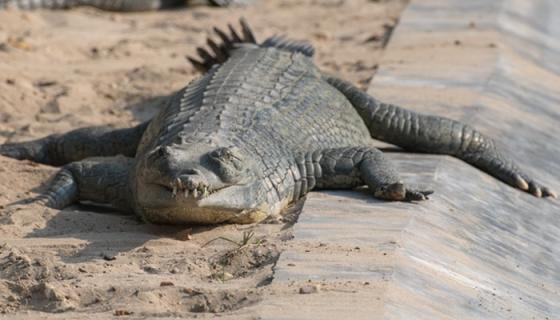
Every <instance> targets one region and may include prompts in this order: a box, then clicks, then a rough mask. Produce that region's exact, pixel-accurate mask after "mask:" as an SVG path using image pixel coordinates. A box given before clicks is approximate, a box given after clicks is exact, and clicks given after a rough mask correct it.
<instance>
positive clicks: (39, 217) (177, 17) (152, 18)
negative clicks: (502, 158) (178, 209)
mask: <svg viewBox="0 0 560 320" xmlns="http://www.w3.org/2000/svg"><path fill="white" fill-rule="evenodd" d="M404 5H405V1H404V0H395V1H389V0H387V1H366V0H352V1H350V0H346V1H345V0H323V1H317V0H289V1H258V2H257V3H256V4H255V5H253V6H251V7H247V8H234V9H219V8H208V7H204V6H197V7H191V8H184V9H180V10H174V11H165V12H149V13H135V14H118V13H108V12H101V11H98V10H95V9H90V8H80V9H77V10H72V11H57V12H48V11H36V12H21V11H4V12H0V143H5V142H15V141H24V140H29V139H33V138H39V137H42V136H45V135H48V134H52V133H61V132H65V131H68V130H71V129H73V128H78V127H83V126H91V125H110V126H114V127H127V126H130V125H134V124H137V123H139V122H141V121H144V120H147V119H150V118H151V117H152V116H153V115H154V114H155V113H156V112H157V110H158V102H160V101H161V98H162V97H164V96H166V95H168V94H170V93H172V92H173V91H175V90H177V89H179V88H181V87H183V86H185V85H186V84H187V83H189V82H190V81H191V80H192V79H194V78H195V77H197V75H198V74H197V72H196V71H195V70H194V69H193V68H192V67H191V66H190V65H189V64H188V63H187V61H186V59H185V56H186V55H194V54H195V49H196V46H197V45H202V44H204V40H205V38H206V37H207V36H208V35H209V34H211V28H212V26H222V27H223V26H225V25H226V23H228V22H231V23H237V20H238V19H239V17H240V16H244V17H246V18H247V20H248V21H249V23H250V24H251V25H252V27H253V28H254V31H255V33H256V35H257V37H258V39H261V40H262V39H264V38H265V37H266V36H270V35H273V34H286V35H289V36H290V37H292V38H295V39H307V40H310V41H311V42H312V43H313V44H314V46H315V47H316V52H317V54H316V61H317V63H318V65H319V66H320V67H321V69H322V70H325V71H328V72H331V73H334V74H338V75H340V76H341V77H343V78H345V79H348V80H350V81H352V82H353V83H355V84H357V85H358V86H360V87H362V88H366V87H367V85H368V83H369V81H370V79H371V77H372V75H373V74H374V73H375V71H376V69H377V62H378V61H379V59H380V56H381V55H382V52H383V44H384V41H385V40H386V36H387V34H388V30H390V29H391V27H392V26H394V25H395V24H396V23H397V19H398V16H399V14H400V12H401V10H402V9H403V8H404ZM54 172H56V168H53V167H49V166H45V165H38V164H35V163H32V162H30V161H16V160H12V159H8V158H5V157H1V156H0V312H2V313H4V314H5V315H4V316H5V317H9V318H26V319H28V318H30V317H48V318H60V319H62V318H78V317H79V318H94V319H105V318H107V317H109V316H129V317H147V316H150V317H179V316H186V317H194V316H197V317H199V318H212V317H215V316H216V315H217V314H221V315H224V316H227V317H233V318H237V317H244V316H247V317H249V316H248V315H249V314H251V312H250V310H252V309H253V310H254V309H255V308H258V305H259V303H260V302H261V301H263V300H264V299H274V298H275V297H277V296H282V297H284V298H288V299H289V298H290V296H293V299H294V300H297V295H299V294H300V293H299V289H300V288H292V287H289V286H274V285H270V281H271V279H272V276H273V266H274V263H275V261H276V259H277V257H278V255H279V253H280V252H281V251H282V250H284V249H286V248H287V247H290V246H293V245H295V244H293V243H290V241H289V240H290V238H291V232H290V230H291V229H290V226H291V223H292V222H293V221H294V217H295V216H297V208H294V209H292V210H291V211H290V212H289V213H288V214H287V215H286V216H285V217H284V218H283V219H281V221H269V222H268V223H262V224H258V225H248V226H247V225H244V226H241V225H225V226H208V227H196V226H192V227H191V226H184V227H177V226H158V225H150V224H143V223H140V222H139V221H138V220H137V219H136V218H135V217H134V216H128V215H121V214H118V213H116V212H114V211H112V210H110V209H102V208H96V207H92V206H85V205H79V206H72V207H70V208H67V209H65V210H62V211H59V210H52V209H47V208H40V207H29V206H17V207H15V208H14V207H10V206H9V204H11V203H14V202H17V201H19V200H22V199H25V198H28V197H30V196H33V195H35V194H36V193H38V192H41V191H42V190H44V186H45V185H46V184H47V183H48V181H49V179H50V178H51V177H52V175H53V173H54ZM220 237H221V238H220ZM244 237H245V240H246V241H245V242H243V238H244ZM224 238H226V239H229V240H231V241H228V240H224ZM212 240H213V241H212ZM209 241H211V242H210V243H208V242H209ZM232 241H234V242H239V244H234V243H232ZM304 290H307V289H304ZM310 290H311V291H313V290H315V289H313V288H311V289H310ZM0 317H1V316H0ZM318 317H320V315H318Z"/></svg>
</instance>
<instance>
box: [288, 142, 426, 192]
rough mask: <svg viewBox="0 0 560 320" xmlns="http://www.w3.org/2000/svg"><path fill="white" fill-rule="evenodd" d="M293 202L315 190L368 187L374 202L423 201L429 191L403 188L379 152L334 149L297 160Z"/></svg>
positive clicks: (368, 149)
mask: <svg viewBox="0 0 560 320" xmlns="http://www.w3.org/2000/svg"><path fill="white" fill-rule="evenodd" d="M296 163H297V174H294V177H295V189H294V199H299V198H301V197H302V196H303V195H305V194H306V193H307V192H308V191H310V190H312V189H314V188H316V189H345V188H355V187H358V186H362V185H367V186H368V187H369V189H370V190H371V192H372V193H373V195H374V196H375V197H376V198H379V199H384V200H396V201H413V200H426V199H427V196H428V195H429V194H431V193H432V191H429V190H422V191H421V190H414V189H410V188H408V187H406V186H405V185H404V183H403V182H402V181H401V179H400V178H399V175H398V174H397V172H396V170H395V169H394V168H393V166H392V165H391V164H390V163H389V162H388V161H387V159H386V158H385V157H384V156H383V153H381V151H379V150H377V149H375V148H368V147H347V148H333V149H324V150H317V151H314V152H310V153H308V154H306V155H305V156H301V157H299V158H298V159H297V160H296Z"/></svg>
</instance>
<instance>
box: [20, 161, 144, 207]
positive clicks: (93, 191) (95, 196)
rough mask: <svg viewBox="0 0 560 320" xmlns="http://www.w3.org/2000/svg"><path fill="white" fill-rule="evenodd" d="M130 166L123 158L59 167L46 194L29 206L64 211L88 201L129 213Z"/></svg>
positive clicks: (79, 162) (32, 200)
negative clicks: (43, 206) (36, 204)
mask: <svg viewBox="0 0 560 320" xmlns="http://www.w3.org/2000/svg"><path fill="white" fill-rule="evenodd" d="M132 162H133V159H132V158H127V157H122V156H118V157H107V158H89V159H85V160H82V161H77V162H72V163H70V164H67V165H65V166H64V167H62V169H61V170H60V171H59V172H58V173H57V174H56V175H55V177H54V179H53V181H52V183H51V184H50V185H49V187H48V189H47V191H46V192H45V193H43V194H41V195H39V196H38V197H36V198H34V199H31V202H32V203H38V204H42V205H46V206H47V207H51V208H54V209H63V208H65V207H67V206H69V205H71V204H72V203H75V202H78V201H86V200H87V201H92V202H95V203H103V204H107V205H110V206H112V207H113V208H115V209H118V210H120V211H125V212H131V211H132V210H131V207H130V202H129V195H130V190H129V186H128V174H129V170H130V167H131V166H132Z"/></svg>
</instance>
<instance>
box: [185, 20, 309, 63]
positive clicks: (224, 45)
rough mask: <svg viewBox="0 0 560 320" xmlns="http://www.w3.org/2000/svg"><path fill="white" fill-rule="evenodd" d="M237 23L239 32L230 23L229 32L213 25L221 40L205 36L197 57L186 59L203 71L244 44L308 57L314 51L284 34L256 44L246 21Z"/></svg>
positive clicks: (305, 44)
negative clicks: (203, 45)
mask: <svg viewBox="0 0 560 320" xmlns="http://www.w3.org/2000/svg"><path fill="white" fill-rule="evenodd" d="M239 24H240V25H241V31H240V32H237V31H236V30H235V28H234V27H233V26H232V25H231V24H228V31H229V33H228V32H227V31H223V30H221V29H219V28H217V27H214V32H215V33H216V35H217V36H218V37H219V38H220V41H221V42H219V43H216V42H215V41H214V40H212V39H211V38H207V39H206V44H207V48H203V47H198V48H196V52H197V54H198V58H193V57H187V59H188V60H189V61H190V62H191V64H192V65H193V66H194V67H195V68H196V69H197V70H198V71H200V72H202V73H205V72H207V71H208V70H210V68H212V66H213V65H216V64H222V63H224V62H225V61H226V60H227V59H228V58H229V57H230V56H231V53H232V51H233V50H234V49H235V48H236V47H238V46H240V45H244V44H245V45H255V46H258V47H261V48H277V49H280V50H285V51H290V52H300V53H302V54H304V55H306V56H308V57H312V56H313V54H314V53H315V49H314V48H313V46H312V45H311V44H310V43H308V42H307V41H295V40H290V39H288V38H285V37H284V36H272V37H269V38H267V39H266V40H265V41H264V42H263V43H261V44H258V43H257V41H256V38H255V35H254V33H253V30H252V29H251V27H250V26H249V24H248V23H247V21H246V20H245V19H244V18H241V19H239Z"/></svg>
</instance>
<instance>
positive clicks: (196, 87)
mask: <svg viewBox="0 0 560 320" xmlns="http://www.w3.org/2000/svg"><path fill="white" fill-rule="evenodd" d="M242 26H243V29H242V32H241V35H239V34H237V32H235V31H234V30H233V29H232V28H231V27H230V29H231V34H229V35H228V34H226V33H225V32H222V31H220V30H217V34H218V36H219V37H220V38H221V40H222V41H221V43H219V44H218V43H216V42H214V41H211V40H209V41H208V45H209V50H206V49H202V48H199V50H198V53H199V55H200V57H201V58H202V60H195V59H192V58H190V60H191V62H192V63H193V65H194V66H195V67H197V68H198V69H199V70H201V71H203V72H206V73H205V74H204V76H202V77H201V78H199V79H198V80H196V81H194V82H193V83H191V84H189V85H188V86H187V87H185V88H183V89H181V90H179V91H178V92H176V93H175V94H173V95H171V96H170V97H169V98H168V99H167V104H166V106H165V108H163V109H162V111H161V112H160V113H159V114H158V115H157V116H156V117H155V118H154V119H152V120H151V121H150V122H149V123H145V124H141V125H138V126H136V127H134V128H130V129H120V130H114V131H107V129H101V128H86V129H78V130H75V131H73V132H70V133H67V134H65V135H59V136H49V137H46V138H43V139H39V140H35V141H32V142H27V143H17V144H7V145H2V146H0V154H3V155H6V156H10V157H14V158H17V159H30V160H34V161H38V162H42V163H48V164H57V165H64V167H63V168H62V170H61V171H60V172H59V174H58V175H57V176H56V177H55V179H54V181H53V184H52V186H51V187H50V188H49V190H48V191H47V192H46V193H45V194H44V195H42V196H40V197H39V198H37V199H35V200H36V201H37V202H40V203H43V204H45V205H48V206H51V207H55V208H63V207H65V206H67V205H69V204H71V203H73V202H76V201H82V200H89V201H94V202H101V203H107V204H110V205H112V206H113V207H115V208H117V209H120V210H122V211H126V212H131V211H133V212H135V213H136V214H138V215H139V216H140V217H142V218H143V219H145V220H147V221H151V222H158V223H174V224H183V223H203V224H209V223H224V222H230V223H251V222H256V221H260V220H262V219H264V218H265V217H267V216H269V215H274V214H278V213H279V212H280V211H281V210H282V209H284V208H285V207H286V206H287V205H288V204H289V203H292V202H294V201H296V200H298V199H300V198H301V197H303V196H305V194H307V193H308V192H309V191H311V190H314V189H333V188H336V189H344V188H354V187H357V186H361V185H367V186H368V187H369V189H370V190H371V194H372V195H373V196H374V197H377V198H380V199H385V200H396V201H416V200H425V199H427V196H428V195H429V194H430V193H431V191H429V190H414V189H411V188H409V187H407V186H406V185H405V184H404V183H403V182H402V181H401V179H400V178H399V176H398V173H397V172H396V170H395V169H394V168H393V167H392V165H391V164H390V163H389V162H388V161H387V160H386V159H385V158H384V156H383V154H382V153H381V152H380V151H379V150H377V149H375V148H374V147H372V141H373V140H372V137H373V138H377V139H380V140H384V141H388V142H391V143H394V144H396V145H399V146H401V147H403V148H405V149H408V150H413V151H421V152H431V153H442V154H450V155H453V156H456V157H458V158H460V159H463V160H465V161H466V162H468V163H471V164H473V165H475V166H477V167H478V168H480V169H482V170H484V171H486V172H488V173H490V174H492V175H494V176H495V177H496V178H498V179H500V180H502V181H504V182H506V183H508V184H510V185H512V186H514V187H517V188H519V189H522V190H524V191H527V192H530V193H531V194H533V195H535V196H537V197H541V196H545V197H548V196H555V194H554V193H553V192H552V191H551V190H549V189H548V188H545V187H542V186H540V185H539V184H538V183H536V182H534V181H533V180H531V179H529V178H528V177H527V176H526V175H524V174H523V173H522V172H521V171H520V170H519V169H518V168H517V166H515V164H513V163H512V162H511V161H508V158H507V157H506V156H503V155H502V153H500V152H499V151H498V150H497V149H496V148H495V146H494V143H493V142H492V140H490V139H489V138H486V137H484V136H483V135H481V134H480V133H478V132H476V131H474V129H471V128H470V127H468V126H466V125H463V124H461V123H459V122H456V121H453V120H449V119H445V118H440V117H434V116H426V115H420V114H416V113H413V112H410V111H406V110H404V109H402V108H399V107H396V106H393V105H388V104H383V103H380V102H378V101H376V100H375V99H374V98H372V97H370V96H368V95H367V94H365V93H363V92H361V91H360V90H358V89H357V88H355V87H354V86H352V85H351V84H349V83H347V82H344V81H342V80H339V79H336V78H333V77H329V76H326V75H323V74H322V73H321V72H320V71H319V70H318V69H317V68H316V67H315V65H314V64H313V61H312V59H311V56H312V54H313V50H312V48H311V47H310V46H309V45H308V44H305V43H300V42H292V41H289V40H285V39H282V38H274V37H273V38H269V39H268V40H266V41H265V42H264V43H263V44H261V45H257V44H256V41H255V40H254V36H253V35H252V33H251V32H250V29H249V28H248V26H247V25H246V24H245V23H244V22H243V21H242ZM236 43H237V44H239V43H243V44H242V45H235V44H236ZM119 154H122V155H124V156H117V155H119ZM94 156H96V157H98V156H103V157H105V158H90V157H94Z"/></svg>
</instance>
